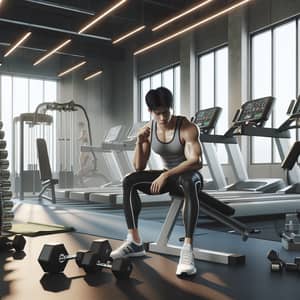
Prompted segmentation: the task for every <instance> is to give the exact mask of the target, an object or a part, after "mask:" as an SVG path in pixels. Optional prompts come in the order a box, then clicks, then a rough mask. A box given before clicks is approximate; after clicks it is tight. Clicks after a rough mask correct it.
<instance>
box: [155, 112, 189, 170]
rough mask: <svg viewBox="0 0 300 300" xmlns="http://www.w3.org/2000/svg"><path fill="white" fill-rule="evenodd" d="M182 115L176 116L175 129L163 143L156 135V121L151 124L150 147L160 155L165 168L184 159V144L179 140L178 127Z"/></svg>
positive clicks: (169, 167)
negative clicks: (168, 139) (171, 135)
mask: <svg viewBox="0 0 300 300" xmlns="http://www.w3.org/2000/svg"><path fill="white" fill-rule="evenodd" d="M182 120H183V118H182V117H176V124H175V130H174V134H173V138H172V139H171V141H169V142H167V143H164V142H161V141H160V140H159V139H158V137H157V123H156V122H155V121H152V124H151V132H152V134H151V149H152V150H153V151H154V152H155V153H157V154H158V155H160V157H161V158H162V160H163V163H164V166H165V168H166V169H171V168H174V167H176V166H177V165H179V164H180V163H182V162H183V161H185V160H186V158H185V155H184V145H183V144H182V143H181V141H180V127H181V123H182Z"/></svg>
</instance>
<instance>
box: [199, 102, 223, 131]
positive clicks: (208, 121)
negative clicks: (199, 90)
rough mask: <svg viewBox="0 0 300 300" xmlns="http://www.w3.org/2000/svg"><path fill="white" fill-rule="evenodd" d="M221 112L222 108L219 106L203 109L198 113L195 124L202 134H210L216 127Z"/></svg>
mask: <svg viewBox="0 0 300 300" xmlns="http://www.w3.org/2000/svg"><path fill="white" fill-rule="evenodd" d="M221 110H222V108H221V107H217V106H216V107H212V108H207V109H201V110H199V111H198V112H197V113H196V115H195V117H194V118H193V122H194V124H196V125H197V126H198V127H199V129H200V132H202V133H210V132H211V131H212V130H213V129H214V128H215V126H216V123H217V121H218V119H219V117H220V113H221Z"/></svg>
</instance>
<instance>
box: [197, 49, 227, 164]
mask: <svg viewBox="0 0 300 300" xmlns="http://www.w3.org/2000/svg"><path fill="white" fill-rule="evenodd" d="M228 51H229V48H228V45H227V44H223V45H220V46H218V47H215V48H212V49H209V50H208V51H205V52H202V53H199V54H197V70H198V85H197V88H198V91H197V95H198V97H197V98H198V101H197V107H196V109H197V110H200V109H205V108H210V107H213V106H220V107H222V113H221V116H220V120H219V122H218V124H217V126H216V129H215V130H214V133H215V134H223V133H225V131H226V130H227V128H228V120H229V119H228V107H229V102H228V88H229V82H228V80H229V77H228ZM221 54H222V55H226V58H227V61H226V63H225V64H226V66H224V65H223V66H221V65H220V63H219V61H218V58H219V57H220V55H221ZM209 56H210V59H211V62H210V64H213V66H212V68H208V69H210V70H211V72H212V74H210V75H211V76H212V78H213V79H212V82H210V83H209V84H210V90H207V92H208V93H210V94H211V95H208V98H209V97H210V98H211V99H210V101H208V102H209V103H205V100H203V99H202V97H203V95H202V94H203V93H202V90H201V88H202V86H203V85H202V83H203V82H202V69H201V64H202V63H203V62H201V59H204V58H205V57H208V58H209ZM222 68H223V70H222ZM222 72H223V75H224V72H225V73H226V76H227V77H226V79H227V83H225V84H224V86H222V87H221V86H220V75H221V73H222ZM222 89H223V90H224V92H225V93H226V96H225V102H226V103H225V105H224V103H221V102H220V90H222ZM221 122H222V125H220V123H221ZM225 124H226V127H225V128H226V129H224V126H225ZM216 150H217V153H218V157H219V158H220V163H221V164H223V165H226V164H228V163H229V162H228V156H227V153H226V150H225V146H224V145H221V144H216ZM204 164H206V162H205V161H204Z"/></svg>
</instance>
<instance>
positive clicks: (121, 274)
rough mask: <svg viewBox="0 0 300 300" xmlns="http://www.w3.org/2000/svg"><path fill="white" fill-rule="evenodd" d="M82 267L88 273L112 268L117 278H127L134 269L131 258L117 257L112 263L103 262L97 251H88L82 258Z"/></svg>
mask: <svg viewBox="0 0 300 300" xmlns="http://www.w3.org/2000/svg"><path fill="white" fill-rule="evenodd" d="M82 268H83V269H84V270H85V272H86V273H94V272H96V271H101V270H102V269H103V268H104V269H110V270H111V271H112V273H113V274H114V276H115V277H116V278H117V279H127V278H129V276H130V274H131V271H132V263H131V261H130V260H129V258H116V259H114V260H113V261H112V263H110V262H109V261H107V262H103V261H102V260H101V258H100V257H99V256H98V255H97V254H96V253H92V252H87V253H85V254H84V255H83V258H82Z"/></svg>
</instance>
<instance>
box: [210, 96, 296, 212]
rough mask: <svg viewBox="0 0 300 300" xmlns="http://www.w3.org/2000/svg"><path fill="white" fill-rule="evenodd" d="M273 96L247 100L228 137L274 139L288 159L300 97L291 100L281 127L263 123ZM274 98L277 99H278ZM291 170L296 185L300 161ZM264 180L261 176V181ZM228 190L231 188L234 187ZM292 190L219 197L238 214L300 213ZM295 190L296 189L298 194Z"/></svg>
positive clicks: (281, 154)
mask: <svg viewBox="0 0 300 300" xmlns="http://www.w3.org/2000/svg"><path fill="white" fill-rule="evenodd" d="M270 98H271V97H266V98H261V99H256V100H252V101H248V102H246V103H244V104H243V106H242V109H240V110H239V111H238V113H237V114H236V115H235V118H234V121H233V126H232V127H231V128H230V129H229V130H228V131H227V132H226V133H225V136H226V137H232V136H235V135H246V136H263V137H270V138H274V139H275V141H276V145H277V147H278V151H279V154H280V157H281V159H282V160H284V158H285V157H286V154H287V153H288V151H289V149H290V145H289V138H290V132H289V129H292V128H299V127H300V122H299V120H300V97H298V99H297V101H292V102H291V104H290V106H289V110H288V112H289V116H288V118H287V120H286V121H285V122H284V123H283V124H282V125H281V126H279V127H278V128H277V129H275V128H264V127H262V126H261V124H262V123H264V122H265V121H266V117H267V115H266V114H265V109H264V108H266V107H268V106H270V105H271V103H269V101H270ZM271 101H272V102H273V101H274V100H271ZM232 158H234V157H232ZM288 172H289V175H290V178H291V179H292V180H293V181H294V182H295V184H297V183H299V182H300V171H299V166H298V165H297V164H295V165H294V167H293V168H292V169H291V170H289V171H288ZM260 180H261V179H258V182H260ZM250 188H251V187H250ZM228 190H230V186H229V188H228ZM288 191H289V192H290V193H287V189H286V188H283V189H280V190H278V191H277V192H274V193H249V194H247V195H241V196H240V197H231V195H228V196H226V192H225V193H223V195H222V197H219V196H216V197H219V200H221V201H224V202H225V203H227V204H230V205H231V206H232V207H233V208H234V209H235V216H253V215H268V214H284V213H287V212H296V211H297V210H299V209H300V197H299V194H297V192H298V190H297V189H291V188H289V189H288ZM291 192H294V194H292V193H291Z"/></svg>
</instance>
